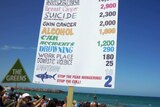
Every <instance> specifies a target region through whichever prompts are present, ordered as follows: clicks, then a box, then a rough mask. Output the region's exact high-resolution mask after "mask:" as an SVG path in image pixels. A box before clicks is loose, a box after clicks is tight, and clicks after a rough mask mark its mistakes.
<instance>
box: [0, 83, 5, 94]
mask: <svg viewBox="0 0 160 107" xmlns="http://www.w3.org/2000/svg"><path fill="white" fill-rule="evenodd" d="M5 92H6V90H5V89H4V87H3V86H1V85H0V95H1V96H2V95H3V94H4V93H5Z"/></svg>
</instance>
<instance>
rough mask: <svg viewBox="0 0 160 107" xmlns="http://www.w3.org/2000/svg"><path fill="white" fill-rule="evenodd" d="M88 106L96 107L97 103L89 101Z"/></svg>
mask: <svg viewBox="0 0 160 107" xmlns="http://www.w3.org/2000/svg"><path fill="white" fill-rule="evenodd" d="M90 107H98V104H97V103H96V102H91V104H90Z"/></svg>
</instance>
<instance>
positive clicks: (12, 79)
mask: <svg viewBox="0 0 160 107" xmlns="http://www.w3.org/2000/svg"><path fill="white" fill-rule="evenodd" d="M27 82H30V80H29V78H28V76H27V74H26V72H25V70H24V68H23V66H22V64H21V62H20V60H19V59H17V61H16V62H15V64H14V65H13V67H12V68H11V69H10V70H9V72H8V73H7V75H6V76H5V77H4V79H3V81H2V83H27Z"/></svg>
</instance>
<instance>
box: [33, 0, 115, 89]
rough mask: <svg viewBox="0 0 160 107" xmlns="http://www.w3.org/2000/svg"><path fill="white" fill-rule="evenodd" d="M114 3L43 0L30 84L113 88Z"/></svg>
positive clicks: (95, 0)
mask: <svg viewBox="0 0 160 107" xmlns="http://www.w3.org/2000/svg"><path fill="white" fill-rule="evenodd" d="M117 18H118V0H45V3H44V9H43V15H42V21H41V29H40V33H39V42H38V47H37V55H36V63H35V70H34V77H33V83H40V84H51V85H63V86H78V87H96V88H114V86H115V66H116V45H117Z"/></svg>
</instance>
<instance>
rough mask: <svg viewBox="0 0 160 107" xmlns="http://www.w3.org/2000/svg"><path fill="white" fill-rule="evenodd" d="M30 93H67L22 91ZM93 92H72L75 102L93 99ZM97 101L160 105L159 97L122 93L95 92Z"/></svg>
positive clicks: (125, 106)
mask: <svg viewBox="0 0 160 107" xmlns="http://www.w3.org/2000/svg"><path fill="white" fill-rule="evenodd" d="M19 91H20V92H27V93H29V94H31V95H37V94H38V95H40V96H43V95H46V97H48V98H57V99H58V100H64V98H65V97H66V96H67V93H47V92H33V91H22V90H19ZM93 96H95V94H88V93H74V96H73V97H74V98H73V99H74V100H76V101H77V102H86V101H89V102H91V101H93ZM96 97H97V102H98V103H105V104H107V105H108V107H160V98H159V97H138V96H122V95H102V94H96Z"/></svg>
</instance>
